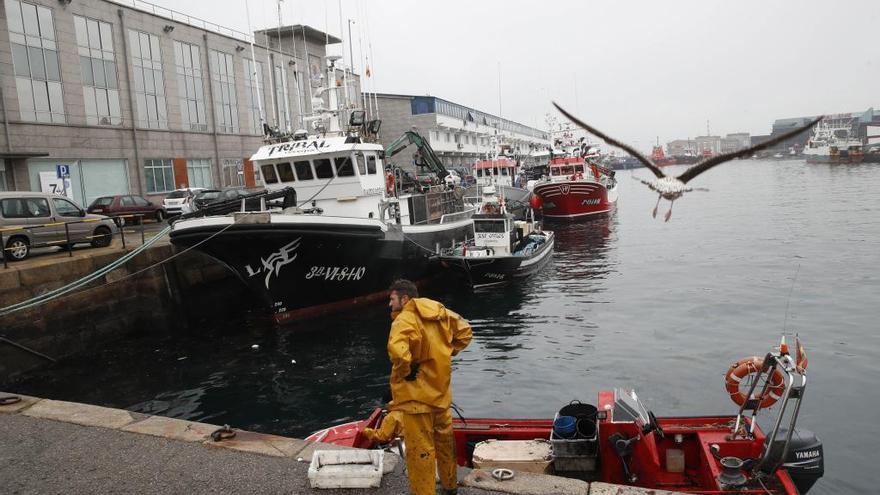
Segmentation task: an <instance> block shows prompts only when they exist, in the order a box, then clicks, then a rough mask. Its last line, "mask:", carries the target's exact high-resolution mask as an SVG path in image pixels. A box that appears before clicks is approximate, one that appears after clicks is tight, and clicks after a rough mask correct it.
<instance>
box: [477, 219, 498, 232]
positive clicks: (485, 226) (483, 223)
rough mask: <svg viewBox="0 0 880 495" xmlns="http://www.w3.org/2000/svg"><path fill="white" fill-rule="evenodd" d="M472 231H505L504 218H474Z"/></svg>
mask: <svg viewBox="0 0 880 495" xmlns="http://www.w3.org/2000/svg"><path fill="white" fill-rule="evenodd" d="M474 232H475V233H485V232H502V233H503V232H506V230H505V228H504V219H501V220H475V221H474Z"/></svg>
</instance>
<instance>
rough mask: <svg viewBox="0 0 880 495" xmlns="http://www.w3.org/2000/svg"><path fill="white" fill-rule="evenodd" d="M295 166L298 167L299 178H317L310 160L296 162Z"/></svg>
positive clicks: (297, 174)
mask: <svg viewBox="0 0 880 495" xmlns="http://www.w3.org/2000/svg"><path fill="white" fill-rule="evenodd" d="M293 168H295V169H296V176H297V177H298V178H299V180H312V179H314V178H315V176H314V175H312V165H311V164H310V163H309V161H308V160H303V161H301V162H294V163H293Z"/></svg>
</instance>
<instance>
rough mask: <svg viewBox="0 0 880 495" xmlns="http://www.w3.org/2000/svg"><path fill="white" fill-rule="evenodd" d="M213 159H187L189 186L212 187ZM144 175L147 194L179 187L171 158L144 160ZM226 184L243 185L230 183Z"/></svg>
mask: <svg viewBox="0 0 880 495" xmlns="http://www.w3.org/2000/svg"><path fill="white" fill-rule="evenodd" d="M211 164H212V160H211V159H208V158H205V159H193V160H187V161H186V183H187V184H189V187H204V188H211V187H213V186H214V181H213V179H212V175H211ZM144 176H145V177H146V179H147V194H155V193H163V192H168V191H173V190H175V189H177V188H178V186H179V185H182V184H178V185H175V182H174V163H173V162H172V160H171V159H170V158H165V159H147V160H144ZM226 185H241V184H240V183H228V184H226Z"/></svg>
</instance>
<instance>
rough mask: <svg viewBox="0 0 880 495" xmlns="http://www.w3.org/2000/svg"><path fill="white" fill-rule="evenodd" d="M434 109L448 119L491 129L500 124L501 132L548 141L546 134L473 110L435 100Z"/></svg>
mask: <svg viewBox="0 0 880 495" xmlns="http://www.w3.org/2000/svg"><path fill="white" fill-rule="evenodd" d="M435 108H436V112H437V113H439V114H443V115H448V116H450V117H454V118H457V119H461V120H463V121H466V122H474V123H476V124H481V125H488V126H493V127H498V126H499V122H500V128H501V129H503V130H506V131H511V132H516V133H519V134H524V135H526V136H532V137H536V138H540V139H549V136H548V135H547V133H546V132H542V131H539V130H538V129H534V128H531V127H529V126H526V125H523V124H519V123H517V122H513V121H510V120H507V119H499V118H498V117H493V116H491V115H489V114H486V113H483V112H480V111H479V110H473V109H470V108H468V107H463V106H461V105H457V104H455V103H452V102H448V101H444V100H440V99H437V101H436V105H435Z"/></svg>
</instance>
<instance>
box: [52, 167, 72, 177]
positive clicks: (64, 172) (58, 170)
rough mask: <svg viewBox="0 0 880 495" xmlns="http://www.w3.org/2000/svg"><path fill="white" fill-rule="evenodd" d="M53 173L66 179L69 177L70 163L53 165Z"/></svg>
mask: <svg viewBox="0 0 880 495" xmlns="http://www.w3.org/2000/svg"><path fill="white" fill-rule="evenodd" d="M55 175H56V177H58V178H59V179H67V178H69V177H70V165H62V164H58V165H55Z"/></svg>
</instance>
